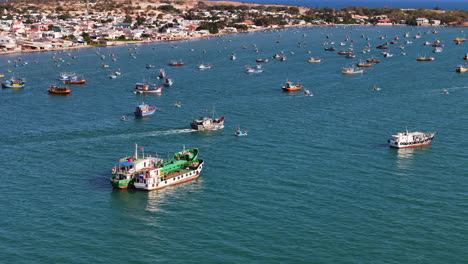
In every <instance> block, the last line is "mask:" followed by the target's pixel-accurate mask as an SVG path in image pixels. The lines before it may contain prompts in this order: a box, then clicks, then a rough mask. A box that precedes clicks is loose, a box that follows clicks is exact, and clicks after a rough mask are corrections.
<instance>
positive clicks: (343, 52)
mask: <svg viewBox="0 0 468 264" xmlns="http://www.w3.org/2000/svg"><path fill="white" fill-rule="evenodd" d="M338 54H339V55H350V54H353V52H352V51H345V50H340V51H338Z"/></svg>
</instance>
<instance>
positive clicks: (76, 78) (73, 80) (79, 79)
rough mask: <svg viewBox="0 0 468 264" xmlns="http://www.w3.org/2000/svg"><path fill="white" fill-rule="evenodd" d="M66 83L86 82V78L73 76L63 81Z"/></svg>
mask: <svg viewBox="0 0 468 264" xmlns="http://www.w3.org/2000/svg"><path fill="white" fill-rule="evenodd" d="M63 82H64V83H66V84H86V79H82V78H78V76H76V75H75V76H71V77H69V78H68V79H67V80H65V81H63Z"/></svg>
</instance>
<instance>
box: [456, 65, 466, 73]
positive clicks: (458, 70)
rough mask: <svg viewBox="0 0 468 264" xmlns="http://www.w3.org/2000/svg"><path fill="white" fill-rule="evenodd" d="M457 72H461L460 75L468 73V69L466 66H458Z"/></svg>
mask: <svg viewBox="0 0 468 264" xmlns="http://www.w3.org/2000/svg"><path fill="white" fill-rule="evenodd" d="M455 71H456V72H459V73H462V72H467V71H468V67H467V66H465V65H458V66H457V69H456V70H455Z"/></svg>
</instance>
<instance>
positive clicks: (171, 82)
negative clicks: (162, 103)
mask: <svg viewBox="0 0 468 264" xmlns="http://www.w3.org/2000/svg"><path fill="white" fill-rule="evenodd" d="M173 84H174V81H173V80H172V79H171V78H166V79H164V86H166V87H169V86H172V85H173Z"/></svg>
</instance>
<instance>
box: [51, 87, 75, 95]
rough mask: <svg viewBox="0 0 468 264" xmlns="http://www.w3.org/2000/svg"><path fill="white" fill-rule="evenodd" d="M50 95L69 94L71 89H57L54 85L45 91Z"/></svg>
mask: <svg viewBox="0 0 468 264" xmlns="http://www.w3.org/2000/svg"><path fill="white" fill-rule="evenodd" d="M47 91H48V92H49V93H50V94H63V95H66V94H71V91H72V90H71V89H70V88H68V87H59V86H56V85H52V86H50V88H49V89H48V90H47Z"/></svg>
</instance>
